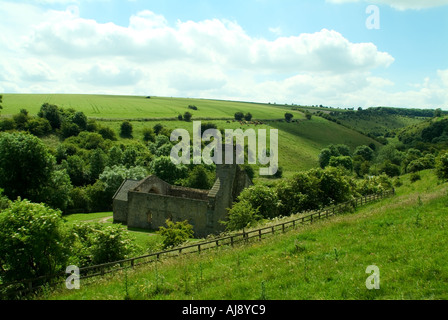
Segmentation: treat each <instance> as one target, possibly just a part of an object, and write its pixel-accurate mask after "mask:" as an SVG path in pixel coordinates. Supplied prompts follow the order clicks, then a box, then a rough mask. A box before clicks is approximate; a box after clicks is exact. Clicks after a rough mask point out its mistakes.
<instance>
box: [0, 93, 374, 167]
mask: <svg viewBox="0 0 448 320" xmlns="http://www.w3.org/2000/svg"><path fill="white" fill-rule="evenodd" d="M45 102H49V103H52V104H56V105H58V106H59V107H63V108H74V109H75V110H78V111H83V112H84V113H85V114H86V115H87V116H88V117H90V118H96V119H101V120H98V123H99V124H100V125H101V126H107V127H110V128H112V129H113V130H114V131H115V132H116V134H117V136H119V130H120V125H121V122H122V120H123V119H130V120H131V122H132V125H133V128H134V138H135V139H139V140H141V139H142V137H143V133H142V132H143V129H144V128H152V127H154V125H155V124H157V123H162V124H163V125H164V126H166V127H167V128H169V129H178V128H179V129H180V128H182V129H187V130H189V131H190V133H191V132H192V129H193V127H192V123H191V122H185V121H178V120H173V118H175V119H177V116H178V115H179V114H184V113H185V112H186V111H189V112H191V113H192V114H193V120H201V121H202V122H203V123H205V122H213V123H216V124H217V126H218V128H220V129H239V128H241V129H243V130H247V129H255V130H258V129H267V130H268V133H269V129H279V165H280V166H281V167H282V168H283V172H284V176H291V175H292V174H293V173H294V172H297V171H300V170H307V169H310V168H313V167H316V166H317V165H318V154H319V152H320V150H321V149H323V148H325V147H327V146H328V145H329V144H346V145H348V146H349V147H350V148H351V149H352V150H354V149H355V148H356V147H357V146H359V145H369V144H370V143H375V144H377V145H378V143H377V142H376V141H374V140H373V139H371V138H369V137H367V136H365V135H362V134H360V133H359V132H356V131H354V130H351V129H347V128H346V127H343V126H341V125H338V124H335V123H333V122H331V121H328V120H325V119H323V118H319V117H317V116H313V117H312V119H311V120H306V119H305V116H304V114H303V113H302V112H300V111H294V110H291V107H290V106H283V105H269V104H257V103H245V102H232V101H218V100H202V99H186V98H160V97H152V98H151V99H147V98H146V97H136V96H103V95H37V94H5V95H4V96H3V107H4V109H3V110H2V115H5V116H6V115H12V114H15V113H18V112H19V111H20V109H22V108H25V109H27V110H28V112H29V113H30V114H31V115H35V114H37V112H38V111H39V109H40V106H41V105H42V104H43V103H45ZM189 105H195V106H196V107H198V110H197V111H194V110H190V109H188V106H189ZM239 111H241V112H243V113H247V112H250V113H251V114H252V115H253V117H254V120H255V119H263V120H270V121H263V124H262V125H257V126H256V125H251V124H244V125H241V124H240V123H239V122H233V121H231V119H233V117H234V114H235V113H236V112H239ZM285 112H290V113H292V114H293V115H294V120H298V121H299V122H293V123H286V122H280V121H278V120H279V119H284V115H285ZM143 119H145V120H143ZM207 119H213V120H207ZM218 119H229V120H218ZM228 121H230V123H229V122H228ZM121 140H123V139H121ZM44 141H46V142H48V143H49V144H50V146H53V147H55V144H57V143H58V142H57V141H54V139H51V138H50V139H44Z"/></svg>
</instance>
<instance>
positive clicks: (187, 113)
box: [184, 111, 193, 122]
mask: <svg viewBox="0 0 448 320" xmlns="http://www.w3.org/2000/svg"><path fill="white" fill-rule="evenodd" d="M192 116H193V115H192V114H191V113H190V112H188V111H187V112H185V113H184V120H185V121H187V122H190V121H191V117H192Z"/></svg>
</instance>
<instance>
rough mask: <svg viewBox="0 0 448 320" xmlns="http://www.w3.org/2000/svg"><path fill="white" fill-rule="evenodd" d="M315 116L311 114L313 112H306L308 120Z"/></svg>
mask: <svg viewBox="0 0 448 320" xmlns="http://www.w3.org/2000/svg"><path fill="white" fill-rule="evenodd" d="M312 117H313V115H312V114H311V112H309V111H308V110H307V111H306V112H305V118H307V120H311V118H312Z"/></svg>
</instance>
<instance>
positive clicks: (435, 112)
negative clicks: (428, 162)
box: [0, 101, 442, 118]
mask: <svg viewBox="0 0 448 320" xmlns="http://www.w3.org/2000/svg"><path fill="white" fill-rule="evenodd" d="M0 102H1V101H0ZM441 116H442V109H440V108H438V109H436V110H435V111H434V117H435V118H440V117H441Z"/></svg>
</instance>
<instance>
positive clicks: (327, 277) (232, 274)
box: [40, 171, 448, 300]
mask: <svg viewBox="0 0 448 320" xmlns="http://www.w3.org/2000/svg"><path fill="white" fill-rule="evenodd" d="M421 176H422V180H420V181H417V182H415V183H411V182H410V181H409V178H408V177H403V178H402V179H401V181H402V183H403V185H402V186H401V187H399V188H397V195H396V196H395V197H393V198H389V199H384V200H382V201H380V202H378V203H374V204H370V205H368V206H366V207H363V208H359V209H358V210H357V211H356V212H352V213H347V214H344V215H341V216H338V217H335V218H332V219H329V220H326V221H322V222H318V223H316V224H313V225H310V226H305V227H302V228H300V229H297V230H296V231H291V232H288V233H286V234H282V235H277V236H273V237H269V238H266V239H265V240H262V241H260V242H258V241H256V242H252V243H250V244H248V245H242V246H238V247H235V248H233V249H232V248H230V247H228V248H220V249H217V250H213V251H210V252H207V253H202V254H195V255H188V256H183V257H181V258H176V259H167V260H162V261H161V262H158V263H156V264H152V265H148V266H147V267H144V268H143V267H142V268H140V269H136V270H132V271H131V270H129V271H127V272H121V273H117V274H114V275H110V276H108V277H104V278H97V279H91V280H84V281H82V282H81V289H80V290H76V291H69V290H67V289H64V288H60V289H58V290H56V291H54V292H51V293H48V292H47V293H46V294H45V295H42V296H41V297H40V298H42V299H84V300H97V299H100V300H114V299H117V300H121V299H124V298H125V297H127V298H130V299H174V300H178V299H181V300H183V299H194V300H204V299H243V300H246V299H248V300H252V299H280V300H296V299H298V300H300V299H447V298H448V266H447V265H446V261H448V250H447V247H448V231H447V224H448V223H447V222H448V208H447V205H448V195H447V184H440V183H438V181H437V180H436V178H435V175H434V173H433V172H432V171H425V172H422V173H421ZM370 265H375V266H377V267H378V268H379V270H380V289H379V290H368V289H367V288H366V285H365V283H366V279H367V277H368V276H369V275H370V274H367V273H366V268H367V267H368V266H370ZM89 282H90V283H89Z"/></svg>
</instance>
